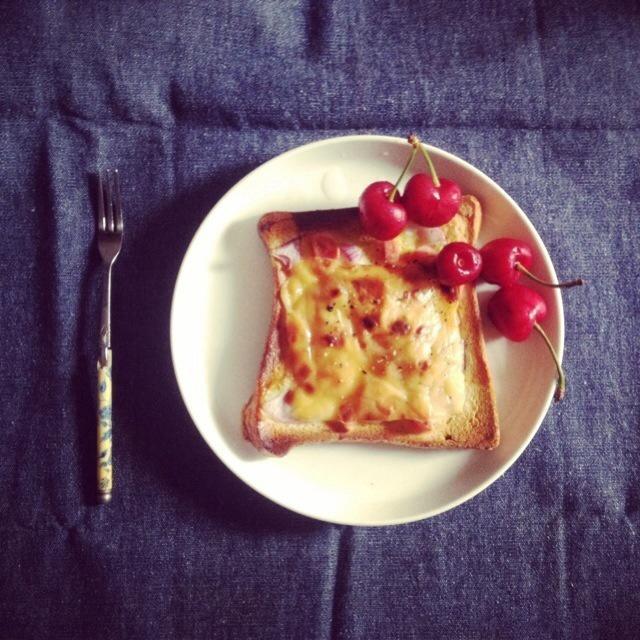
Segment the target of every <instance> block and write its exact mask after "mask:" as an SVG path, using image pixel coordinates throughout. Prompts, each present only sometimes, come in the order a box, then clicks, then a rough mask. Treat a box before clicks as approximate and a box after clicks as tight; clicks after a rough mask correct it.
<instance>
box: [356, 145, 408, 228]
mask: <svg viewBox="0 0 640 640" xmlns="http://www.w3.org/2000/svg"><path fill="white" fill-rule="evenodd" d="M416 152H417V147H416V146H415V145H414V147H413V149H412V151H411V154H410V156H409V158H408V159H407V162H406V164H405V165H404V168H403V169H402V173H401V174H400V177H399V178H398V180H397V181H396V183H395V185H393V184H391V183H390V182H387V181H386V180H381V181H379V182H372V183H371V184H370V185H369V186H368V187H367V188H366V189H365V190H364V191H363V192H362V195H361V196H360V201H359V203H358V209H359V210H360V222H361V224H362V226H363V227H364V230H365V231H366V232H367V233H368V234H369V235H370V236H373V237H374V238H376V239H378V240H392V239H393V238H395V237H396V236H397V235H398V234H399V233H401V232H402V230H403V229H404V228H405V227H406V226H407V210H406V209H405V207H404V205H403V204H402V203H401V202H395V197H396V195H397V194H398V185H399V184H400V181H401V180H402V178H404V174H405V173H406V172H407V170H408V169H409V167H410V166H411V164H412V163H413V160H414V158H415V157H416Z"/></svg>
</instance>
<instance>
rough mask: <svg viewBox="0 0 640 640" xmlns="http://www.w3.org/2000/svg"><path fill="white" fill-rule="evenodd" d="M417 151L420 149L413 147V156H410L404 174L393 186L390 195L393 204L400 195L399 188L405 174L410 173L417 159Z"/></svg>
mask: <svg viewBox="0 0 640 640" xmlns="http://www.w3.org/2000/svg"><path fill="white" fill-rule="evenodd" d="M416 151H418V149H417V148H416V146H415V145H414V147H413V149H412V151H411V155H409V159H408V160H407V162H406V163H405V165H404V169H403V170H402V173H401V174H400V177H399V178H398V179H397V180H396V183H395V184H394V185H393V189H392V191H391V193H390V194H389V201H390V202H393V199H394V198H395V197H396V194H397V193H398V187H399V186H400V182H402V178H404V174H405V173H407V171H409V167H410V166H411V165H412V164H413V160H414V158H415V157H416Z"/></svg>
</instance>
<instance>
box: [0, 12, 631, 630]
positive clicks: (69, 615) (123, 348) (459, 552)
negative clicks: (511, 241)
mask: <svg viewBox="0 0 640 640" xmlns="http://www.w3.org/2000/svg"><path fill="white" fill-rule="evenodd" d="M639 63H640V5H638V3H637V2H628V3H623V2H582V3H579V2H559V1H557V0H556V1H553V0H552V1H548V0H537V1H535V2H507V1H504V2H497V1H493V2H472V1H470V0H467V1H461V2H448V1H445V0H442V1H440V2H430V3H428V4H427V3H418V2H406V1H399V2H394V3H387V2H381V1H377V0H372V1H370V2H363V1H354V2H338V1H333V2H315V1H314V0H306V1H301V2H296V1H294V0H290V1H284V0H283V1H280V2H276V1H272V2H260V1H259V0H254V1H253V2H232V1H231V0H229V1H223V2H204V1H199V0H183V1H180V0H173V1H169V0H164V1H161V2H150V1H148V2H145V1H142V0H138V1H133V0H132V1H129V2H125V1H122V2H119V1H112V2H102V1H100V2H99V1H94V2H72V1H70V0H69V1H66V2H65V1H57V2H35V1H24V2H13V3H12V2H3V3H2V4H1V5H0V144H1V146H0V150H1V155H0V207H1V217H0V274H1V287H0V314H1V316H0V320H1V324H0V393H1V410H0V411H1V413H0V417H1V421H0V422H1V424H0V489H1V493H0V545H1V549H0V635H1V637H2V638H55V639H61V640H62V639H64V638H83V639H84V638H91V639H94V638H127V639H131V638H154V639H158V638H264V639H270V638H278V639H281V638H282V639H288V638H295V639H297V638H300V639H305V640H306V639H315V638H318V639H319V638H353V639H356V638H357V639H362V640H370V639H375V638H398V639H404V638H420V639H422V638H460V639H468V638H518V639H524V638H543V637H544V638H572V639H573V638H594V637H598V638H600V637H602V638H604V637H610V638H634V637H635V638H637V637H639V636H640V568H639V567H638V561H639V560H640V557H639V553H638V552H639V545H640V542H639V538H638V536H639V533H640V531H639V520H640V516H639V509H640V487H639V482H640V424H639V423H640V420H639V417H640V412H639V411H638V408H639V401H638V392H639V382H638V381H639V375H638V374H639V371H638V356H639V348H638V332H639V329H640V326H639V320H638V313H639V311H640V308H639V306H640V305H639V302H638V287H639V285H640V282H639V277H638V275H639V271H640V270H639V268H638V260H639V257H638V251H639V249H640V246H639V242H638V231H639V223H638V219H639V218H638V216H639V214H640V211H639V204H640V163H639V159H640V145H639V132H640V74H639V69H640V64H639ZM411 130H415V131H417V133H418V134H420V135H421V136H422V137H423V138H425V139H428V140H429V141H430V142H432V143H433V144H435V145H438V146H441V147H443V148H445V149H448V150H450V151H452V152H454V153H456V154H459V155H460V156H462V157H464V158H466V159H468V160H469V161H470V162H472V163H473V164H475V165H476V166H477V167H479V168H480V169H482V170H483V171H485V172H486V173H488V174H489V175H491V176H492V177H493V178H494V179H495V180H496V181H497V182H498V183H499V184H501V185H502V186H504V187H505V189H506V190H507V191H508V192H509V193H510V194H511V195H512V196H513V197H514V198H515V199H516V201H518V202H519V203H520V204H521V205H522V207H523V208H524V210H525V211H526V212H527V214H528V215H529V216H530V217H531V219H532V221H533V223H534V224H535V225H536V227H537V228H538V229H539V230H540V232H541V234H542V236H543V239H544V241H545V243H546V245H547V247H548V248H549V250H550V253H551V255H552V256H553V258H554V261H555V264H556V267H557V269H558V271H559V273H561V274H565V275H567V276H569V275H578V274H579V275H582V276H584V277H585V278H587V279H588V280H589V286H588V288H586V289H584V290H582V291H579V292H575V294H571V295H566V296H565V305H566V306H565V313H566V319H567V350H566V359H565V363H566V368H567V371H568V374H569V379H570V391H569V396H568V398H567V400H566V401H565V402H564V403H563V404H562V405H561V406H558V407H554V408H553V410H552V411H551V412H550V414H549V415H548V417H547V419H546V420H545V422H544V424H543V426H542V428H541V430H540V432H539V434H538V435H537V436H536V438H535V439H534V441H533V442H532V443H531V445H530V446H529V448H528V449H527V450H526V451H525V453H524V455H523V456H522V458H521V459H520V460H519V461H518V462H517V463H516V465H515V466H514V467H513V468H512V469H511V470H510V471H509V472H508V473H507V474H506V475H505V476H504V477H503V478H502V479H501V480H499V481H498V482H496V483H495V484H493V485H492V486H491V487H490V488H489V489H488V490H486V491H485V492H484V493H482V494H481V495H480V496H478V497H477V498H475V499H474V500H472V501H471V502H469V503H467V504H465V505H463V506H461V507H459V508H457V509H455V510H454V511H451V512H448V513H446V514H444V515H441V516H439V517H436V518H434V519H432V520H429V521H424V522H420V523H415V524H411V525H406V526H400V527H392V528H380V529H359V528H349V527H339V526H332V525H327V524H322V523H318V522H314V521H311V520H307V519H305V518H302V517H299V516H296V515H294V514H292V513H289V512H286V511H284V510H282V509H280V508H279V507H277V506H275V505H273V504H270V503H269V502H268V501H266V500H265V499H263V498H261V497H260V496H258V495H257V494H255V493H254V492H253V491H251V490H250V489H248V488H246V487H245V486H244V485H243V484H242V483H241V482H240V481H239V480H237V479H236V478H235V477H233V476H232V475H231V474H230V473H229V472H228V471H227V470H226V469H225V468H224V467H223V466H222V464H221V463H219V462H218V461H217V459H216V458H215V457H214V456H213V455H212V454H211V452H210V451H209V449H208V448H207V446H206V445H205V443H204V441H203V440H202V439H201V437H200V436H199V434H198V433H197V431H196V429H195V428H194V427H193V425H192V424H191V422H190V419H189V417H188V415H187V413H186V410H185V408H184V406H183V404H182V401H181V398H180V396H179V394H178V391H177V387H176V383H175V380H174V375H173V371H172V367H171V360H170V352H169V336H168V326H169V306H170V300H171V294H172V289H173V284H174V281H175V277H176V273H177V269H178V266H179V264H180V261H181V258H182V255H183V253H184V251H185V249H186V247H187V244H188V242H189V240H190V238H191V236H192V234H193V233H194V231H195V230H196V228H197V227H198V225H199V223H200V222H201V221H202V219H203V217H204V216H205V214H206V213H207V211H208V210H209V209H210V207H211V206H212V204H213V203H215V201H216V200H217V199H218V198H219V197H220V196H221V195H222V194H223V193H224V192H225V191H226V190H227V189H228V188H229V187H231V186H232V185H233V184H234V183H235V182H236V181H237V180H238V179H239V178H240V177H241V176H243V175H244V174H246V173H247V172H248V171H249V170H250V169H252V168H253V167H255V166H257V165H258V164H259V163H261V162H263V161H264V160H267V159H268V158H271V157H272V156H274V155H276V154H278V153H280V152H282V151H284V150H286V149H290V148H292V147H294V146H296V145H299V144H301V143H304V142H308V141H311V140H317V139H320V138H324V137H328V136H333V135H339V134H343V133H349V132H379V133H388V134H398V135H404V134H406V133H407V132H408V131H411ZM114 163H117V164H118V166H119V167H120V168H121V170H122V171H123V173H124V175H126V185H127V186H126V203H127V212H126V213H127V220H126V224H127V237H126V242H125V249H124V253H123V254H122V256H121V258H120V261H119V264H118V268H117V271H116V274H115V289H114V306H115V311H114V314H115V315H114V337H113V340H114V343H115V345H116V349H117V351H116V352H117V358H116V364H115V376H117V379H118V384H119V388H121V389H125V390H126V392H125V391H121V392H120V393H118V394H117V399H116V404H115V421H116V429H117V436H116V441H115V442H116V444H115V446H116V452H115V455H116V456H117V468H116V473H117V491H116V494H115V498H114V502H113V503H112V504H111V506H109V507H107V508H97V507H95V506H92V505H91V493H92V490H93V473H94V457H93V456H94V437H95V435H94V433H95V431H94V379H95V357H96V335H97V323H98V309H99V298H98V291H99V289H98V284H99V282H98V269H97V267H98V258H97V252H96V249H95V245H93V244H92V236H93V220H92V214H91V201H90V196H89V189H88V174H89V173H90V172H92V171H94V170H95V169H96V168H97V167H103V166H107V165H111V164H114Z"/></svg>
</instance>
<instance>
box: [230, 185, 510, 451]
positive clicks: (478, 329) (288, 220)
mask: <svg viewBox="0 0 640 640" xmlns="http://www.w3.org/2000/svg"><path fill="white" fill-rule="evenodd" d="M463 207H465V208H466V217H467V221H468V222H467V229H466V234H465V235H466V238H465V239H466V240H467V241H470V242H474V241H475V240H476V239H477V237H478V233H479V229H480V226H481V217H482V210H481V206H480V203H479V201H478V200H477V199H476V198H475V197H473V196H464V198H463ZM354 213H355V210H354V209H340V210H332V211H329V212H327V211H322V212H320V211H317V212H316V211H308V212H302V213H291V212H272V213H267V214H265V215H264V216H262V218H261V219H260V221H259V223H258V232H259V235H260V237H261V239H262V241H263V243H264V244H265V246H266V248H267V251H268V252H269V256H270V259H271V262H272V273H273V284H274V296H273V305H272V311H271V319H270V326H269V332H268V338H267V340H266V344H265V349H264V352H263V356H262V361H261V365H260V371H259V374H258V380H257V385H256V390H255V392H254V394H253V395H252V397H251V398H250V399H249V401H248V402H247V404H246V405H245V408H244V410H243V431H244V436H245V438H246V439H247V440H249V441H250V442H251V443H252V444H253V445H254V446H255V447H256V448H257V449H261V450H265V451H268V452H270V453H272V454H275V455H284V454H285V453H287V451H288V450H289V449H290V448H291V447H292V446H294V445H298V444H306V443H318V442H339V441H343V442H369V443H385V444H393V445H400V446H407V447H413V448H416V447H419V448H451V449H460V448H475V449H492V448H494V447H495V446H497V444H498V443H499V438H500V436H499V427H498V417H497V413H496V404H495V394H494V390H493V385H492V381H491V376H490V373H489V369H488V366H487V357H486V349H485V344H484V338H483V335H482V324H481V318H480V312H479V306H478V300H477V296H476V293H475V287H474V286H473V285H465V286H462V287H460V290H459V295H460V301H461V304H460V305H459V309H460V312H461V317H460V327H461V334H462V338H463V340H464V341H465V358H466V365H468V366H465V383H466V384H467V386H468V387H469V389H470V390H473V391H474V394H475V395H473V396H470V394H467V395H468V396H470V398H471V401H472V402H475V403H476V411H474V413H473V414H472V415H473V420H471V421H469V414H468V408H467V406H466V405H465V411H464V412H463V414H462V415H461V416H460V418H459V420H460V423H459V424H456V425H455V428H457V429H458V430H462V431H463V432H466V433H467V439H466V440H465V441H464V442H461V441H460V440H458V439H453V438H452V439H444V440H442V439H440V440H437V441H434V440H431V441H429V440H427V441H420V440H416V439H415V438H412V437H411V436H407V435H403V434H396V435H393V436H390V435H389V433H388V432H387V431H386V430H385V427H384V424H383V423H366V424H360V425H353V424H350V425H349V432H348V433H346V434H342V433H335V432H334V431H332V430H331V429H329V428H328V427H327V425H326V424H325V423H324V422H316V423H294V425H289V424H287V423H278V422H275V421H273V420H272V419H270V418H268V417H265V416H263V414H262V407H261V404H260V403H261V399H262V398H263V397H264V393H265V391H266V386H267V382H268V380H269V378H270V374H271V373H272V371H273V369H274V367H275V366H276V365H277V363H278V360H279V345H278V330H277V327H278V319H279V314H280V312H281V305H280V300H279V297H278V295H277V291H278V287H279V265H278V264H277V263H276V262H275V261H274V260H273V256H272V251H273V250H274V249H276V248H279V247H281V246H282V245H283V244H286V243H287V242H290V241H291V240H293V239H295V238H296V237H298V236H300V235H301V234H303V233H306V232H307V231H311V230H314V231H331V230H332V229H335V228H341V227H343V226H344V225H351V224H353V221H354V220H355V221H357V216H354ZM318 214H320V215H318ZM299 222H300V223H301V225H299V224H298V223H299ZM301 226H302V227H303V228H302V229H301ZM468 350H469V351H470V352H471V353H472V354H473V355H472V357H468V355H467V354H468ZM468 401H469V400H468ZM462 421H464V424H463V423H462ZM292 426H293V429H292ZM292 431H295V433H292Z"/></svg>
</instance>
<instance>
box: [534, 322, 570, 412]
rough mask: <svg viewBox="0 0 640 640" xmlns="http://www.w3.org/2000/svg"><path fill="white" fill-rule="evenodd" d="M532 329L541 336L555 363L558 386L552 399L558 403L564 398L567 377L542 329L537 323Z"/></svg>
mask: <svg viewBox="0 0 640 640" xmlns="http://www.w3.org/2000/svg"><path fill="white" fill-rule="evenodd" d="M533 328H534V329H535V330H536V331H537V332H538V333H539V334H540V335H541V336H542V339H543V340H544V341H545V342H546V344H547V347H548V348H549V351H550V352H551V356H552V357H553V361H554V362H555V363H556V369H557V370H558V384H557V386H556V392H555V395H554V398H555V400H556V402H558V401H559V400H562V398H564V394H565V393H566V391H567V376H566V375H565V373H564V371H563V370H562V365H561V364H560V360H558V354H557V353H556V350H555V349H554V348H553V345H552V344H551V340H549V338H548V337H547V334H546V333H545V332H544V329H543V328H542V327H541V326H540V325H539V324H538V323H537V322H534V323H533Z"/></svg>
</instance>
